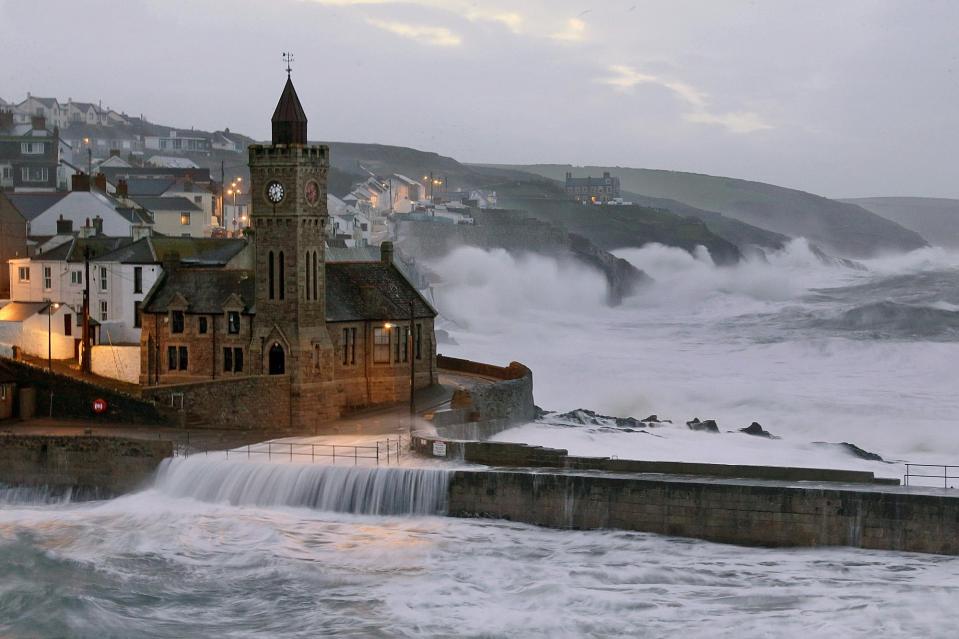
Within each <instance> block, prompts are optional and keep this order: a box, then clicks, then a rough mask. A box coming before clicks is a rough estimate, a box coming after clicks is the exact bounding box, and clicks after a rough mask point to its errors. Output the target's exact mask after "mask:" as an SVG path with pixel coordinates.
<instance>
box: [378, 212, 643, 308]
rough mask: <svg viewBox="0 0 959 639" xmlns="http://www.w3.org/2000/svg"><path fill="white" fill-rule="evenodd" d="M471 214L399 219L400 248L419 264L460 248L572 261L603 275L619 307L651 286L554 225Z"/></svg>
mask: <svg viewBox="0 0 959 639" xmlns="http://www.w3.org/2000/svg"><path fill="white" fill-rule="evenodd" d="M473 214H474V217H475V220H476V224H443V223H441V222H436V221H424V220H415V219H402V218H401V217H400V219H399V221H398V222H397V242H398V244H399V247H400V249H401V250H402V251H403V252H404V253H405V254H407V255H410V256H412V257H413V258H415V259H418V260H424V259H426V260H429V259H436V258H440V257H443V256H445V255H446V254H448V253H449V252H450V251H452V250H454V249H456V248H458V247H460V246H475V247H477V248H482V249H504V250H506V251H508V252H510V253H514V254H523V253H537V254H540V255H548V256H551V257H556V258H560V259H563V258H566V259H573V260H576V261H577V262H580V263H583V264H586V265H588V266H590V267H592V268H595V269H597V270H599V271H600V272H602V273H603V275H604V276H605V277H606V283H607V289H606V292H607V301H608V303H609V304H611V305H616V304H619V303H620V302H621V301H622V300H623V298H625V297H627V296H629V295H631V294H632V293H633V292H635V291H636V289H637V288H638V287H639V286H641V285H642V284H643V283H645V282H647V281H649V277H648V276H647V275H646V274H645V273H643V272H642V271H641V270H639V269H637V268H636V267H635V266H633V265H632V264H630V263H629V262H627V261H626V260H623V259H620V258H618V257H616V256H615V255H613V254H611V253H609V252H608V251H606V250H603V249H601V248H599V247H598V246H596V245H595V244H593V243H592V242H591V241H589V240H588V239H586V238H584V237H581V236H578V235H574V234H572V233H568V232H567V231H566V230H564V229H563V228H561V227H559V226H557V225H555V224H550V223H548V222H544V221H541V220H537V219H534V218H531V217H529V216H528V215H527V214H526V213H525V212H524V211H512V210H505V209H496V210H492V209H476V210H474V211H473Z"/></svg>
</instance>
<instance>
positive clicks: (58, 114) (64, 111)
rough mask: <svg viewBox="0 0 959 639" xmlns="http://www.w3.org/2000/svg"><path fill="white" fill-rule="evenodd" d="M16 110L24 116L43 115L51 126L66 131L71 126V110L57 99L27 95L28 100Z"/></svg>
mask: <svg viewBox="0 0 959 639" xmlns="http://www.w3.org/2000/svg"><path fill="white" fill-rule="evenodd" d="M16 109H17V111H18V112H19V113H20V114H21V115H23V116H28V117H29V116H34V115H42V116H43V117H44V118H46V120H47V124H48V125H50V126H58V127H60V128H61V129H65V128H67V125H68V124H69V109H68V108H67V105H65V104H62V105H61V104H60V103H59V102H58V101H57V99H56V98H40V97H37V96H35V95H31V94H30V93H27V99H26V100H24V101H23V102H21V103H20V104H18V105H17V107H16Z"/></svg>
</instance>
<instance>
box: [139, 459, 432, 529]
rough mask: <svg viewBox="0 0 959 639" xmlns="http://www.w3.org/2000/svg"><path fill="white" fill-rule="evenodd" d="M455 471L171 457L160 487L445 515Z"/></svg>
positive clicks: (328, 507)
mask: <svg viewBox="0 0 959 639" xmlns="http://www.w3.org/2000/svg"><path fill="white" fill-rule="evenodd" d="M450 475H451V471H448V470H445V469H433V468H395V467H394V468H382V467H374V468H366V467H357V466H326V465H319V464H317V465H313V464H310V465H306V464H302V465H300V464H274V463H268V462H247V461H233V460H211V459H209V458H206V457H199V456H194V457H180V458H175V459H168V460H166V461H164V462H163V464H162V465H161V466H160V468H159V470H158V473H157V479H156V483H155V485H154V487H155V489H156V490H158V491H159V492H161V493H164V494H167V495H170V496H172V497H190V498H193V499H198V500H201V501H208V502H219V503H229V504H232V505H235V506H293V507H303V508H313V509H316V510H325V511H334V512H345V513H354V514H358V515H443V514H445V513H446V509H447V502H448V494H449V478H450Z"/></svg>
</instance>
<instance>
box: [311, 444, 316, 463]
mask: <svg viewBox="0 0 959 639" xmlns="http://www.w3.org/2000/svg"><path fill="white" fill-rule="evenodd" d="M310 463H311V464H315V463H316V444H310Z"/></svg>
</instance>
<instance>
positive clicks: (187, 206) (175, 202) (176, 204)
mask: <svg viewBox="0 0 959 639" xmlns="http://www.w3.org/2000/svg"><path fill="white" fill-rule="evenodd" d="M133 201H134V202H136V203H137V204H139V205H140V206H142V207H143V208H145V209H146V210H148V211H200V210H201V209H200V207H199V206H197V205H196V204H194V203H193V202H191V201H190V200H188V199H186V198H185V197H183V196H182V195H176V196H173V197H148V196H138V197H134V198H133Z"/></svg>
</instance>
